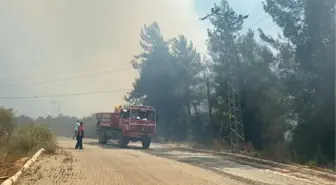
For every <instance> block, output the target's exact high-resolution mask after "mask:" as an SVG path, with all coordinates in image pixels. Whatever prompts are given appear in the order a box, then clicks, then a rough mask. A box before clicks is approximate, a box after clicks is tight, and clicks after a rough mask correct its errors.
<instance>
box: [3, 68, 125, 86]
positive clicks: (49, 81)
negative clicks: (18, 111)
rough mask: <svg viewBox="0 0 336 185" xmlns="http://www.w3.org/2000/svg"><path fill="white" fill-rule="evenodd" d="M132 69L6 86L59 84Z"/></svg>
mask: <svg viewBox="0 0 336 185" xmlns="http://www.w3.org/2000/svg"><path fill="white" fill-rule="evenodd" d="M131 69H132V68H122V69H114V70H109V71H103V72H98V73H91V74H85V75H79V76H73V77H67V78H58V79H51V80H45V81H39V82H27V83H22V84H12V85H6V87H14V86H21V85H35V84H45V83H52V82H59V81H64V80H72V79H78V78H86V77H90V76H97V75H104V74H108V73H111V72H119V71H126V70H131Z"/></svg>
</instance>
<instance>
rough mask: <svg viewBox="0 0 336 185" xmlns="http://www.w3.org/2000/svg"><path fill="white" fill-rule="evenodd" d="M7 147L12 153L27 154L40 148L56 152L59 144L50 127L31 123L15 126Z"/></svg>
mask: <svg viewBox="0 0 336 185" xmlns="http://www.w3.org/2000/svg"><path fill="white" fill-rule="evenodd" d="M7 147H8V152H9V153H10V154H16V155H18V154H23V155H27V154H30V153H32V152H36V151H37V150H39V149H40V148H44V149H46V151H47V152H50V153H54V152H55V150H56V148H57V145H56V139H55V137H54V135H53V133H52V132H51V131H50V130H49V129H48V127H46V126H44V125H39V124H30V125H26V126H22V127H17V128H15V129H14V131H13V133H12V134H11V136H10V138H9V140H8V144H7Z"/></svg>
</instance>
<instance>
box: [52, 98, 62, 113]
mask: <svg viewBox="0 0 336 185" xmlns="http://www.w3.org/2000/svg"><path fill="white" fill-rule="evenodd" d="M50 103H51V104H56V105H57V116H59V115H61V102H60V101H50Z"/></svg>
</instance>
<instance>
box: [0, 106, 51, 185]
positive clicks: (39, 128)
mask: <svg viewBox="0 0 336 185" xmlns="http://www.w3.org/2000/svg"><path fill="white" fill-rule="evenodd" d="M40 148H44V149H46V151H47V152H48V153H54V152H55V151H56V148H57V145H56V139H55V137H54V135H53V133H52V132H51V131H50V130H49V129H48V127H46V126H45V125H44V124H33V123H29V124H24V125H18V124H17V123H16V119H15V114H14V112H13V111H12V110H11V109H5V108H0V169H1V170H0V181H1V180H4V179H6V178H8V177H10V176H11V175H13V174H14V173H15V172H16V171H17V170H18V169H19V168H21V167H22V165H23V164H24V163H25V162H26V161H27V160H28V157H30V156H31V155H33V154H34V153H35V152H37V150H39V149H40Z"/></svg>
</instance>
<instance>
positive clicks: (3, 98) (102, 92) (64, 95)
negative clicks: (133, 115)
mask: <svg viewBox="0 0 336 185" xmlns="http://www.w3.org/2000/svg"><path fill="white" fill-rule="evenodd" d="M130 90H131V89H114V90H106V91H95V92H81V93H68V94H52V95H35V96H2V97H0V99H2V100H8V99H39V98H51V97H68V96H81V95H89V94H104V93H111V92H121V91H130Z"/></svg>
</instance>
